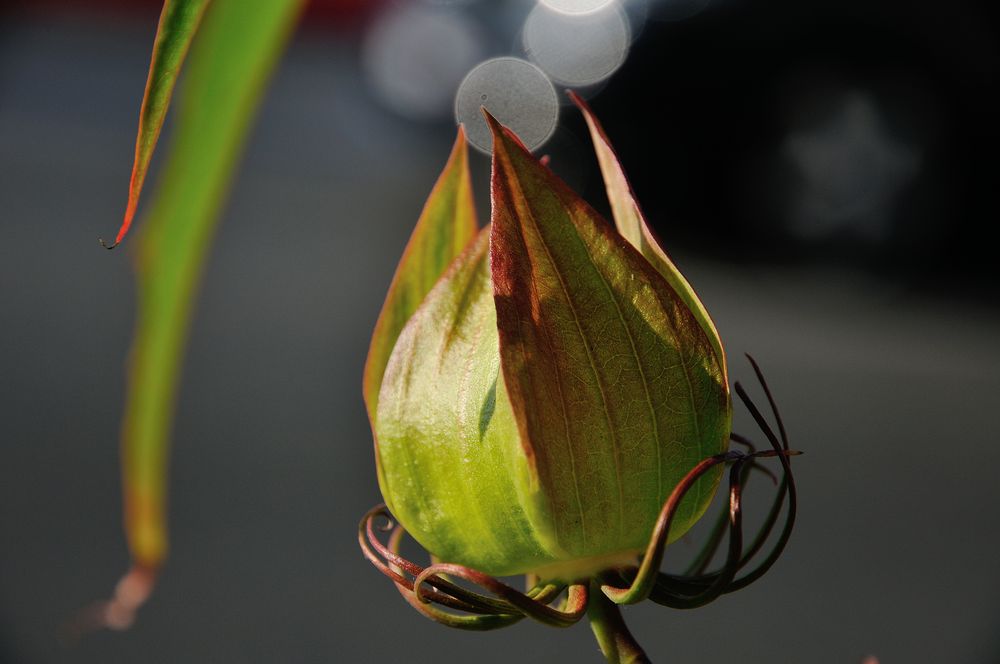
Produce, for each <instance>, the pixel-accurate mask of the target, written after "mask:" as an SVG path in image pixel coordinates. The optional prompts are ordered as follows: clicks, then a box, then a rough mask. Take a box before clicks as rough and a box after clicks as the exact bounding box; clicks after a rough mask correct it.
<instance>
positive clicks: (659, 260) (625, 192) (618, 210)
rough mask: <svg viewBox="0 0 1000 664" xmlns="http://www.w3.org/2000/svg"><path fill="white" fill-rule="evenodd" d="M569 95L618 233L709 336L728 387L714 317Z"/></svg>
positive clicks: (599, 132)
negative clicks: (583, 125)
mask: <svg viewBox="0 0 1000 664" xmlns="http://www.w3.org/2000/svg"><path fill="white" fill-rule="evenodd" d="M569 95H570V98H571V99H572V100H573V103H575V104H576V105H577V107H579V109H580V110H581V111H582V112H583V117H584V119H586V121H587V126H588V128H589V129H590V136H591V139H592V140H593V143H594V151H595V152H596V153H597V161H598V163H599V164H600V166H601V174H602V175H603V176H604V186H605V188H606V190H607V192H608V202H609V203H610V204H611V213H612V216H613V217H614V220H615V226H617V228H618V232H619V233H621V234H622V235H623V236H624V237H625V239H627V240H628V241H629V242H630V243H631V244H632V246H633V247H635V248H636V249H638V250H639V251H640V252H642V255H643V256H645V257H646V260H648V261H649V262H650V263H651V264H652V265H653V267H655V268H656V269H657V271H659V273H660V274H661V275H663V277H664V278H665V279H666V280H667V282H668V283H669V284H670V285H671V286H672V287H673V288H674V290H675V291H677V294H678V295H680V297H681V299H683V300H684V302H685V303H686V304H687V306H688V307H689V308H690V309H691V311H692V312H693V313H694V315H695V318H697V319H698V323H699V324H700V325H701V326H702V328H703V329H704V330H705V334H707V335H708V338H709V340H711V342H712V347H713V348H714V349H715V356H716V358H717V359H718V361H719V365H720V366H721V368H722V375H723V378H724V379H725V384H726V385H728V384H729V379H728V375H727V369H726V354H725V352H724V351H723V348H722V340H721V339H720V338H719V332H718V330H717V329H716V328H715V323H714V322H713V321H712V317H711V316H710V315H709V314H708V310H707V309H706V308H705V305H704V304H702V302H701V299H700V298H699V297H698V295H697V294H696V293H695V292H694V289H693V288H692V287H691V284H690V283H688V280H687V279H685V278H684V275H683V274H681V272H680V270H678V269H677V266H676V265H674V262H673V261H672V260H670V257H669V256H667V253H666V252H665V251H664V250H663V248H662V247H661V246H660V243H659V242H658V241H657V240H656V238H655V237H654V236H653V233H652V231H651V230H650V228H649V224H647V223H646V218H645V217H644V216H643V214H642V209H641V208H640V207H639V203H638V201H636V199H635V194H634V193H633V192H632V185H630V184H629V181H628V178H627V177H626V176H625V169H623V168H622V165H621V162H619V161H618V155H617V154H616V153H615V150H614V148H613V147H612V146H611V141H610V140H609V139H608V136H607V134H606V133H604V128H603V127H602V126H601V123H600V122H598V121H597V118H596V117H595V116H594V114H593V112H592V111H591V110H590V107H588V106H587V103H586V102H585V101H583V99H582V98H581V97H580V96H579V95H577V94H576V93H574V92H570V93H569Z"/></svg>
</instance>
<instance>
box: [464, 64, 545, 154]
mask: <svg viewBox="0 0 1000 664" xmlns="http://www.w3.org/2000/svg"><path fill="white" fill-rule="evenodd" d="M482 107H485V108H486V109H487V110H488V111H489V112H490V113H492V114H493V115H494V116H495V117H496V118H497V120H499V121H500V122H502V123H503V124H505V125H506V126H508V127H510V128H511V130H513V131H514V133H516V134H517V135H518V137H520V139H521V141H522V142H523V143H524V144H525V145H526V146H528V149H531V150H533V149H535V148H537V147H539V146H540V145H542V144H543V143H545V141H547V140H548V139H549V137H551V136H552V132H553V131H555V128H556V122H557V121H558V120H559V98H558V95H557V94H556V89H555V86H553V85H552V81H550V80H549V78H548V77H547V76H546V75H545V73H544V72H543V71H542V70H540V69H539V68H538V67H536V66H535V65H533V64H531V63H530V62H527V61H525V60H522V59H520V58H511V57H503V58H494V59H492V60H487V61H485V62H482V63H480V64H479V65H477V66H476V67H475V68H474V69H473V70H472V71H470V72H469V73H468V75H466V77H465V79H464V80H463V81H462V83H461V85H459V87H458V94H456V95H455V120H456V121H457V122H459V123H461V124H463V125H465V132H466V135H467V137H468V139H469V143H471V144H472V145H473V146H475V147H477V148H478V149H480V150H482V151H483V152H486V153H489V152H491V151H492V149H493V138H492V136H491V135H490V130H489V127H487V125H486V120H485V119H484V118H483V114H482V112H481V110H480V108H482Z"/></svg>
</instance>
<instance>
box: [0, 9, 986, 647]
mask: <svg viewBox="0 0 1000 664" xmlns="http://www.w3.org/2000/svg"><path fill="white" fill-rule="evenodd" d="M378 4H380V3H364V2H354V3H335V2H326V3H317V5H318V6H317V7H314V8H313V9H312V10H310V12H309V13H307V15H306V19H305V22H304V25H303V27H302V28H301V29H300V30H299V32H298V33H297V35H296V38H295V40H294V42H293V44H292V45H291V48H290V51H289V53H288V55H287V57H286V58H285V60H284V61H283V63H282V65H281V66H280V68H279V70H278V72H277V74H276V76H275V79H274V81H273V84H272V86H271V88H270V91H269V94H268V96H267V99H266V101H265V103H264V106H263V108H262V110H261V114H260V117H259V120H258V123H257V126H256V129H255V131H254V133H253V135H252V138H251V140H250V143H249V145H248V149H247V153H246V156H245V159H244V162H243V165H242V167H241V169H240V173H239V177H238V179H237V181H236V183H235V186H234V188H233V192H232V196H231V199H230V202H229V205H228V206H227V208H226V212H225V219H224V222H223V224H222V226H221V229H220V232H219V234H218V238H217V241H216V245H215V249H214V251H213V254H212V257H211V259H210V262H209V265H208V267H207V270H206V273H205V278H204V282H203V288H202V293H201V297H200V299H199V303H198V307H197V315H196V319H195V322H194V326H193V329H192V335H191V345H190V349H189V353H188V356H187V361H186V364H185V370H184V383H183V388H182V392H181V395H180V400H179V405H178V412H177V417H176V423H175V429H174V435H173V440H174V450H173V457H172V458H173V462H172V476H171V503H172V514H171V527H172V543H171V545H172V550H171V558H170V560H169V562H168V564H167V567H166V568H165V570H164V572H163V575H162V578H161V582H160V585H159V587H158V589H157V591H156V594H155V595H154V596H153V598H152V600H151V601H150V603H149V605H148V606H147V607H145V608H144V609H143V611H142V613H141V614H140V617H139V620H138V622H137V624H136V625H135V626H134V627H133V628H132V629H131V630H130V631H128V632H125V633H101V634H96V635H93V636H91V637H88V638H86V639H84V640H83V641H81V642H79V643H77V644H75V645H66V644H63V643H60V642H59V640H58V638H57V636H58V630H59V626H60V625H61V624H63V623H64V622H65V620H66V619H67V618H69V617H70V616H72V615H73V613H74V611H76V610H77V609H78V608H79V607H82V606H84V605H86V604H87V603H89V602H90V601H92V600H94V599H97V598H101V597H104V596H106V595H107V594H108V592H109V591H110V589H111V588H112V586H113V584H114V582H115V581H116V580H117V578H118V577H119V575H120V574H121V573H122V572H124V570H125V569H126V567H127V555H126V551H125V545H124V539H123V536H122V534H121V525H120V522H121V516H120V498H119V483H118V465H117V445H118V422H119V418H120V415H121V403H122V401H123V390H124V372H123V369H124V362H125V353H126V350H127V347H128V343H129V337H130V333H131V325H132V316H133V312H134V304H133V300H132V298H133V287H132V281H131V270H130V264H129V247H128V245H127V244H126V246H125V247H123V248H122V249H123V250H124V251H122V250H118V251H116V252H113V253H108V252H105V251H103V250H101V249H100V247H99V246H98V244H97V241H96V239H97V238H98V237H99V236H105V237H106V236H108V235H109V234H111V233H112V232H113V231H114V230H115V228H116V224H117V222H118V220H119V218H120V214H121V212H122V209H123V206H124V195H125V189H126V183H127V179H128V171H129V168H130V166H131V163H130V159H131V156H132V149H133V144H134V139H135V134H134V132H135V122H136V117H137V114H138V104H139V99H140V96H141V91H142V85H143V83H144V81H145V73H146V67H147V65H148V58H149V50H150V46H151V43H152V36H153V31H154V29H155V22H156V16H157V7H158V3H156V2H142V3H138V2H136V3H126V2H117V3H114V2H110V3H109V2H91V3H86V2H32V3H27V2H25V3H20V4H13V5H11V4H8V5H6V6H5V7H4V8H3V9H0V228H2V231H3V239H4V241H3V243H0V376H2V380H0V450H2V456H0V533H2V534H3V535H2V546H0V661H11V662H76V661H80V662H177V661H194V662H203V661H211V662H215V661H218V662H223V661H236V662H251V661H252V662H272V661H293V662H313V661H316V662H319V661H345V662H354V661H358V662H364V661H373V662H397V661H398V662H404V661H405V662H432V661H433V662H436V661H456V662H464V661H482V662H511V661H524V662H544V661H600V658H599V655H598V654H597V650H596V645H595V644H594V642H593V639H592V637H591V635H590V634H589V631H588V629H587V627H586V626H585V625H583V624H581V625H578V626H577V627H574V628H572V629H569V630H566V631H558V630H552V629H549V628H543V627H541V626H537V625H533V624H528V623H527V622H524V623H521V624H519V625H517V626H514V627H512V628H510V629H508V630H504V631H501V632H494V633H488V634H468V633H460V632H455V631H451V630H447V629H445V628H442V627H439V626H437V625H434V624H431V623H430V622H428V621H426V620H425V619H423V618H421V617H420V616H419V615H417V614H416V613H414V612H413V611H412V610H411V609H410V608H409V607H408V606H407V605H405V603H404V602H403V601H402V600H401V599H400V598H399V596H398V594H397V593H396V591H395V590H394V589H393V588H392V586H391V584H389V583H388V582H387V581H386V580H385V579H384V578H383V577H381V576H380V575H379V574H378V573H377V572H376V571H375V570H374V569H372V568H371V567H370V566H369V565H368V564H367V563H366V562H365V561H364V559H363V558H362V557H361V554H360V552H359V551H358V549H357V544H356V540H355V527H356V523H357V519H358V518H359V517H360V516H361V514H363V513H364V512H365V511H366V510H367V509H368V508H369V507H370V506H371V505H373V504H375V503H376V502H379V500H380V497H379V493H378V487H377V484H376V479H375V472H374V464H373V459H372V450H371V440H370V432H369V430H368V424H367V420H366V417H365V414H364V408H363V405H362V402H361V396H360V377H361V367H362V364H363V361H364V355H365V352H366V349H367V342H368V337H369V335H370V331H371V328H372V326H373V324H374V320H375V317H376V315H377V312H378V309H379V306H380V304H381V298H382V297H383V295H384V292H385V288H386V286H387V284H388V281H389V278H390V276H391V273H392V270H393V268H394V267H395V264H396V261H397V259H398V257H399V254H400V252H401V250H402V247H403V245H404V243H405V241H406V238H407V236H408V234H409V231H410V229H411V228H412V224H413V223H414V221H415V219H416V216H417V214H418V213H419V210H420V207H421V205H422V203H423V200H424V198H425V197H426V195H427V193H428V192H429V190H430V187H431V185H432V183H433V181H434V179H435V177H436V175H437V173H438V171H439V169H440V167H441V165H442V164H443V163H444V160H445V158H446V155H447V152H448V150H449V148H450V144H451V141H452V138H453V133H454V123H453V122H452V121H451V120H450V119H449V118H447V117H440V118H436V119H425V120H420V121H418V120H415V119H413V118H407V117H403V116H401V115H399V114H397V113H396V112H394V111H393V110H392V109H391V108H389V107H387V106H386V105H385V104H384V103H382V101H381V100H380V98H379V96H378V95H377V94H375V93H374V92H373V90H372V88H371V85H370V83H369V82H368V81H367V80H366V78H365V74H364V68H363V67H362V66H361V64H360V58H361V55H360V54H361V53H362V52H363V50H364V48H363V42H364V39H365V37H364V36H365V34H366V30H367V29H368V26H370V25H371V24H372V22H373V21H377V20H378V11H379V8H378V7H376V5H378ZM500 5H503V7H504V9H503V11H504V12H505V13H504V16H507V15H510V14H511V13H516V12H517V11H522V9H519V8H523V12H525V13H526V12H527V10H528V9H530V5H531V3H529V2H522V3H517V2H509V3H491V2H490V0H484V1H483V2H479V3H475V2H467V3H456V4H455V7H456V9H455V11H466V12H468V13H469V16H471V17H472V18H473V19H474V20H478V21H481V22H482V23H483V25H484V30H485V31H486V32H487V33H489V34H493V33H490V30H493V29H494V28H496V26H495V25H494V24H493V23H491V21H493V19H495V18H496V16H498V15H499V12H500V10H499V9H497V7H499V6H500ZM988 7H989V5H988V4H987V3H978V4H977V3H971V2H950V3H942V2H930V1H920V2H912V3H894V2H888V1H877V2H876V1H868V2H862V1H860V0H849V1H848V0H841V1H839V2H832V1H831V2H826V1H810V2H797V3H796V2H790V1H788V2H786V1H779V0H713V2H711V3H709V5H708V6H707V7H706V8H705V9H704V10H703V11H701V12H700V13H697V14H694V15H692V16H690V17H689V18H686V19H684V20H671V21H667V20H654V19H657V18H659V19H663V18H664V17H663V16H662V15H661V16H658V15H657V12H656V11H651V12H650V20H649V21H647V22H646V24H645V26H644V28H643V30H642V33H641V35H639V38H638V39H637V41H636V42H635V43H634V44H633V45H632V50H631V53H630V54H629V57H628V60H627V61H626V62H625V64H624V66H623V67H622V68H621V69H620V70H619V71H618V72H617V73H616V74H615V75H614V76H613V77H612V78H611V79H610V81H608V82H607V83H606V84H605V85H604V87H603V88H602V89H600V90H599V91H595V93H594V94H593V96H592V98H591V103H592V105H593V106H594V108H595V110H596V111H597V113H598V115H599V116H600V118H601V119H602V121H603V122H604V124H605V127H606V129H607V130H608V133H609V134H610V136H611V138H612V139H613V140H614V142H615V144H616V146H617V147H618V149H619V152H620V153H621V157H622V160H623V162H624V164H625V167H626V169H627V170H628V172H629V173H630V175H631V176H632V178H633V180H634V185H635V188H636V190H637V192H638V195H639V198H640V200H641V201H642V203H643V205H644V207H645V210H646V212H647V214H648V216H649V217H650V218H651V220H652V221H653V222H654V223H655V224H656V225H657V228H658V231H659V232H660V234H661V235H662V236H663V237H664V239H665V241H666V243H667V246H668V248H669V249H670V250H671V252H672V253H673V254H674V255H675V256H676V258H677V260H678V263H679V264H680V266H681V268H682V269H683V270H684V271H685V273H686V274H687V275H688V277H689V278H690V280H691V281H692V283H693V284H694V286H695V287H696V289H697V290H698V292H699V293H700V295H701V296H702V299H703V300H704V301H705V303H706V305H707V307H708V308H709V310H710V311H711V312H712V314H713V316H714V317H715V319H716V322H717V324H718V326H719V329H720V331H721V333H722V336H723V340H724V342H725V343H726V346H727V348H728V350H729V353H730V358H731V359H730V362H731V364H732V369H731V372H732V373H733V375H734V377H736V378H739V379H741V380H743V381H744V382H746V383H749V382H751V381H750V375H751V374H750V372H749V371H748V367H747V366H746V365H745V364H743V363H742V361H741V354H742V353H743V352H745V351H749V352H752V353H754V355H755V356H756V357H757V358H758V359H759V360H760V362H761V363H762V365H763V366H764V369H765V371H766V373H767V375H768V377H769V379H770V380H771V382H772V387H773V389H774V391H775V393H776V395H777V397H778V399H779V403H780V404H781V406H782V407H783V410H784V413H785V415H786V419H787V424H788V429H789V431H790V433H791V435H792V437H793V441H794V445H795V446H796V447H798V448H799V449H802V450H805V452H806V454H805V455H804V456H803V457H801V458H799V459H797V460H796V474H797V477H798V479H799V485H800V493H801V498H800V500H801V505H800V521H799V523H798V526H797V529H796V532H795V533H794V535H793V538H792V541H791V543H790V545H789V547H788V550H787V551H786V553H785V555H784V556H783V558H782V559H781V560H780V561H779V562H778V564H777V565H776V566H775V567H774V568H773V570H772V571H771V572H770V573H769V574H768V575H767V576H766V577H765V578H764V579H762V580H761V581H759V582H758V583H757V584H755V585H754V586H752V587H751V588H749V589H747V590H744V591H741V592H739V593H736V594H734V595H731V596H727V597H724V598H722V599H721V600H719V601H718V602H716V603H715V604H712V605H710V606H708V607H705V608H703V609H699V610H696V611H691V612H678V611H671V610H668V609H664V608H662V607H658V606H654V605H648V606H646V605H644V606H639V607H635V608H630V609H628V610H627V611H626V617H627V618H628V620H629V621H630V624H632V625H633V627H634V631H635V633H636V635H637V637H638V638H639V640H640V641H641V642H642V643H643V644H644V645H645V646H646V647H647V649H648V651H649V652H650V654H651V655H652V656H653V658H654V660H655V661H675V662H717V661H747V662H773V661H780V662H785V661H787V662H830V663H834V662H860V661H861V660H862V658H863V657H864V656H866V655H868V654H876V655H878V656H879V657H880V658H881V661H883V662H885V663H889V662H957V663H961V662H969V663H973V662H975V663H980V662H1000V636H998V634H1000V631H998V629H1000V599H998V598H1000V570H998V568H997V565H996V551H997V549H998V547H1000V532H998V528H997V525H996V518H995V515H996V512H997V509H998V508H1000V499H998V498H997V493H996V490H995V486H994V485H995V479H994V477H993V475H994V473H993V472H992V470H991V464H992V460H991V452H992V451H993V448H994V441H995V439H996V433H995V431H996V421H995V420H996V417H995V414H996V412H997V408H998V406H1000V397H998V394H1000V375H998V369H1000V349H998V347H997V340H998V339H1000V311H998V309H997V306H996V305H997V302H998V299H997V297H996V295H995V289H996V287H997V285H998V279H997V271H996V270H995V267H994V266H995V263H996V261H995V259H994V258H993V253H994V251H993V246H992V245H991V244H989V243H988V242H986V241H985V239H984V237H983V235H982V233H983V231H981V230H980V229H981V228H983V227H984V226H985V225H988V224H993V223H995V221H996V219H997V217H998V215H997V212H998V210H997V195H996V192H997V187H996V178H997V167H996V158H997V155H998V154H1000V140H998V129H997V124H996V118H997V117H998V111H1000V108H998V102H997V94H996V86H997V83H998V74H1000V36H998V31H997V29H996V26H995V24H993V23H991V21H990V18H991V16H990V14H989V12H988V11H987V9H988ZM496 30H499V28H496ZM492 40H493V41H492V42H491V44H493V45H491V47H490V48H491V49H492V51H496V52H495V53H494V52H492V51H491V52H489V53H488V55H498V54H504V53H509V52H510V48H509V47H507V46H505V47H504V48H506V51H503V49H501V48H500V47H498V46H496V44H509V43H510V41H509V40H506V41H505V40H504V38H502V34H501V35H500V36H497V35H496V34H493V37H492ZM559 126H560V128H559V130H558V131H557V133H556V136H555V137H554V138H553V140H552V142H551V143H550V144H549V146H546V147H545V148H543V149H542V151H543V152H551V154H552V156H553V164H554V168H555V169H556V170H557V171H560V172H563V173H565V174H566V176H567V179H568V180H569V181H570V182H571V183H572V184H573V185H574V186H576V187H578V188H579V189H581V190H582V192H583V193H584V194H585V196H586V197H587V198H588V199H589V200H592V201H593V202H594V203H595V205H597V206H598V207H599V208H606V203H604V202H603V200H602V198H601V196H602V192H601V188H600V184H599V176H598V174H597V171H596V168H595V164H594V163H593V159H592V157H591V153H590V148H589V144H588V141H589V139H588V137H587V135H586V133H585V131H584V126H583V123H582V121H581V120H580V119H579V118H578V117H577V116H576V114H575V113H574V112H573V111H571V110H569V109H565V108H564V109H563V110H562V114H561V117H560V125H559ZM166 131H167V132H169V122H168V126H167V130H166ZM161 157H162V155H161ZM487 166H488V164H487V161H486V159H485V158H482V157H477V160H476V163H475V172H476V177H477V182H476V185H477V189H478V193H479V194H480V196H479V202H480V205H481V206H484V208H483V209H484V210H485V205H486V203H487V199H486V186H485V185H486V173H487ZM154 168H155V166H154ZM153 181H154V182H155V174H154V179H153ZM140 223H141V222H140ZM748 420H749V418H746V417H745V416H744V414H743V413H738V414H737V422H736V425H737V429H738V430H743V431H747V430H749V427H748ZM765 484H766V483H764V482H761V483H759V484H757V485H756V487H755V488H753V489H748V493H747V500H750V501H756V502H752V503H751V508H752V507H753V506H754V505H756V506H758V507H760V506H762V505H764V504H766V502H767V500H768V498H769V495H768V487H767V486H765ZM695 544H696V542H695V541H691V542H685V541H682V542H681V543H679V544H678V545H677V547H676V551H677V552H678V555H680V556H682V557H683V556H685V555H689V552H693V551H694V550H695V548H696V547H695ZM674 550H675V549H671V551H674ZM669 556H670V554H669V553H668V558H669Z"/></svg>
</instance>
